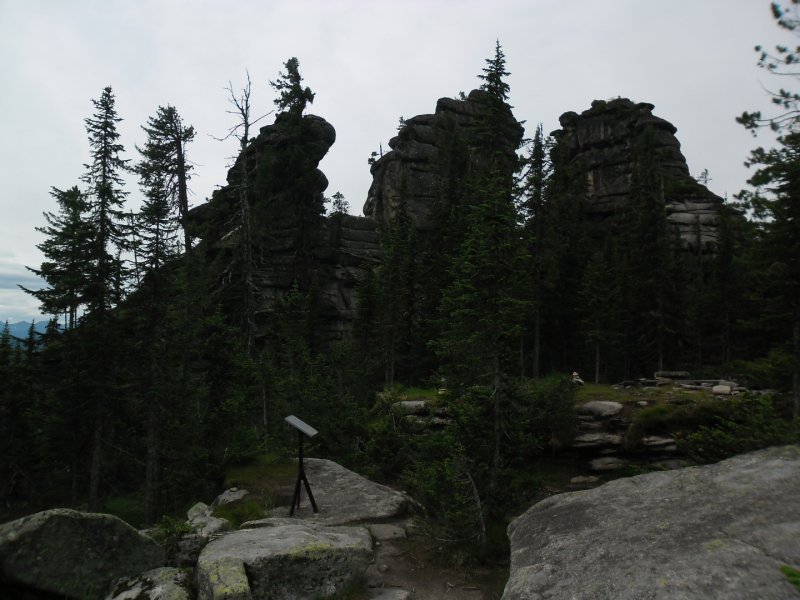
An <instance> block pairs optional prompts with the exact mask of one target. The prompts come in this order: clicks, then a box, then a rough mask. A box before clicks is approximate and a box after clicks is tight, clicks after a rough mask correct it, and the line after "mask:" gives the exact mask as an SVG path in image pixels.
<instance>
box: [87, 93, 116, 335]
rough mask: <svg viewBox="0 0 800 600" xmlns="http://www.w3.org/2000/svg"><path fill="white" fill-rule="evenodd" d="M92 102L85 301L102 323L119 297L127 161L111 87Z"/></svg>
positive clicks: (88, 167) (89, 121)
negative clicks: (118, 254)
mask: <svg viewBox="0 0 800 600" xmlns="http://www.w3.org/2000/svg"><path fill="white" fill-rule="evenodd" d="M92 103H93V104H94V107H95V113H94V114H93V115H92V116H91V117H88V118H87V119H85V123H86V132H87V134H88V136H89V147H90V155H91V163H90V164H87V165H85V167H86V169H87V171H86V174H85V175H84V176H83V181H84V182H86V183H87V184H88V185H89V191H88V213H87V216H86V220H87V222H88V224H89V226H90V227H91V228H92V231H93V237H94V249H93V257H92V258H93V260H92V266H93V268H92V270H91V271H90V272H89V285H88V289H87V294H86V301H87V304H88V308H89V310H90V312H96V313H98V316H99V318H100V319H101V320H102V319H103V318H104V316H105V313H106V311H107V310H108V309H109V308H110V307H111V306H112V305H113V303H114V300H115V299H116V297H117V296H118V292H116V290H117V289H118V287H119V286H118V282H117V279H118V277H119V268H120V263H119V261H118V260H116V259H115V251H116V250H117V249H118V248H120V247H122V246H123V245H124V234H123V227H122V225H121V222H122V220H123V218H124V214H123V211H122V206H123V202H124V199H125V196H126V192H124V191H123V189H122V185H123V180H122V173H123V172H124V171H125V170H127V160H124V159H122V158H121V156H120V155H121V154H122V152H123V151H124V147H123V145H122V144H120V143H119V133H118V132H117V123H119V122H120V121H121V120H122V119H121V118H120V117H118V116H117V111H116V108H115V99H114V93H113V92H112V90H111V88H110V87H107V88H105V89H104V90H103V93H102V94H101V96H100V99H99V100H92Z"/></svg>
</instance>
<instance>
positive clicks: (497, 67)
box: [478, 40, 511, 102]
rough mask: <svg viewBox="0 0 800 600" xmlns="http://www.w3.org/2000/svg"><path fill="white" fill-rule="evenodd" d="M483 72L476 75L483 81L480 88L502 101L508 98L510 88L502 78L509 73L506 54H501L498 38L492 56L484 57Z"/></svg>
mask: <svg viewBox="0 0 800 600" xmlns="http://www.w3.org/2000/svg"><path fill="white" fill-rule="evenodd" d="M483 73H484V74H483V75H478V78H479V79H481V80H483V81H484V83H483V85H482V86H481V89H483V90H486V91H487V92H489V93H490V94H491V95H492V96H494V97H495V98H497V99H498V100H500V101H502V102H505V101H506V100H508V92H509V91H510V89H511V88H510V87H509V85H508V83H506V82H505V80H504V79H505V77H508V76H509V75H510V74H511V73H509V72H508V71H506V56H505V54H503V49H502V47H501V46H500V40H497V41H496V43H495V48H494V58H487V59H486V68H484V69H483Z"/></svg>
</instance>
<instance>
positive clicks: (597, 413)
mask: <svg viewBox="0 0 800 600" xmlns="http://www.w3.org/2000/svg"><path fill="white" fill-rule="evenodd" d="M620 412H622V404H620V403H619V402H612V401H611V400H592V401H590V402H587V403H586V404H581V405H580V406H579V407H578V414H581V415H589V416H592V417H595V418H600V419H606V418H608V417H613V416H615V415H618V414H619V413H620Z"/></svg>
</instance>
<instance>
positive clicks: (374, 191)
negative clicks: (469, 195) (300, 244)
mask: <svg viewBox="0 0 800 600" xmlns="http://www.w3.org/2000/svg"><path fill="white" fill-rule="evenodd" d="M496 102H497V101H496V100H494V98H492V97H491V96H490V95H489V94H488V93H487V92H485V91H483V90H473V91H471V92H470V93H469V96H467V97H466V98H465V99H464V100H455V99H453V98H441V99H440V100H439V101H438V102H437V103H436V112H435V113H434V114H432V115H418V116H416V117H412V118H410V119H408V120H406V121H405V123H404V125H403V127H401V129H400V131H399V132H398V134H397V136H395V137H393V138H392V139H391V140H390V141H389V147H390V148H391V151H390V152H387V153H386V154H384V155H383V156H382V157H381V158H380V159H378V160H377V161H376V162H375V163H374V164H373V165H372V168H371V169H370V172H371V173H372V177H373V180H372V185H371V186H370V188H369V193H368V194H367V201H366V203H365V204H364V214H365V215H366V216H368V217H371V218H372V219H374V220H376V221H378V222H380V223H384V224H388V223H390V222H391V221H392V218H393V217H394V216H395V215H396V214H397V212H398V210H399V209H400V204H401V201H402V199H403V198H404V197H405V201H406V211H407V213H408V215H409V217H410V218H411V220H412V222H413V223H414V225H415V226H416V228H417V229H421V230H428V229H431V228H432V227H433V226H434V225H435V223H434V220H433V211H434V210H435V209H436V208H437V204H439V203H446V202H447V201H448V197H447V196H448V190H449V189H450V187H451V186H452V185H453V183H452V181H453V179H458V178H463V177H464V176H465V174H466V173H468V172H471V171H475V170H483V169H485V168H486V167H487V165H488V159H489V157H488V156H486V151H485V147H486V146H485V142H483V143H482V144H481V143H480V142H479V137H480V136H481V133H482V130H485V129H487V128H490V129H491V130H492V131H493V135H496V138H497V139H500V140H502V143H503V147H502V148H501V149H500V150H501V153H502V155H504V158H505V159H506V160H507V161H508V162H509V164H511V162H512V161H513V160H514V157H515V151H516V149H517V147H518V146H519V143H520V141H521V140H522V135H523V129H522V126H521V125H520V124H519V123H518V122H517V121H516V119H514V116H513V115H512V114H511V110H510V109H509V108H508V107H507V106H503V107H502V108H501V109H500V110H498V107H497V105H496ZM479 148H483V150H480V149H479ZM439 207H440V208H441V205H440V206H439Z"/></svg>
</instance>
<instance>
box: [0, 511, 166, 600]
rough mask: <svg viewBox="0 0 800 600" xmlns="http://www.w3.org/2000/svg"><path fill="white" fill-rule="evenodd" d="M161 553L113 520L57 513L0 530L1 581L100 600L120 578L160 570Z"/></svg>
mask: <svg viewBox="0 0 800 600" xmlns="http://www.w3.org/2000/svg"><path fill="white" fill-rule="evenodd" d="M164 560H165V558H164V551H163V550H162V549H161V547H160V546H159V545H158V544H156V542H154V541H153V540H152V539H150V538H149V537H147V536H145V535H142V534H141V533H139V532H138V531H136V530H135V529H134V528H133V527H131V526H130V525H128V524H127V523H125V522H124V521H122V520H121V519H119V518H117V517H114V516H112V515H105V514H95V513H82V512H78V511H75V510H70V509H66V508H56V509H52V510H46V511H44V512H40V513H36V514H33V515H29V516H27V517H23V518H21V519H17V520H16V521H11V522H9V523H5V524H3V525H0V573H1V574H2V580H3V582H4V583H5V582H9V584H10V585H14V584H20V585H23V586H30V587H31V588H35V589H36V590H41V591H44V592H50V593H52V594H57V595H59V596H66V597H69V598H101V597H103V596H104V595H105V593H106V591H107V588H108V586H109V585H110V584H111V583H112V582H113V581H114V580H116V579H118V578H120V577H128V576H135V575H138V574H139V573H142V572H143V571H149V570H151V569H154V568H157V567H161V566H163V564H164Z"/></svg>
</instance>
